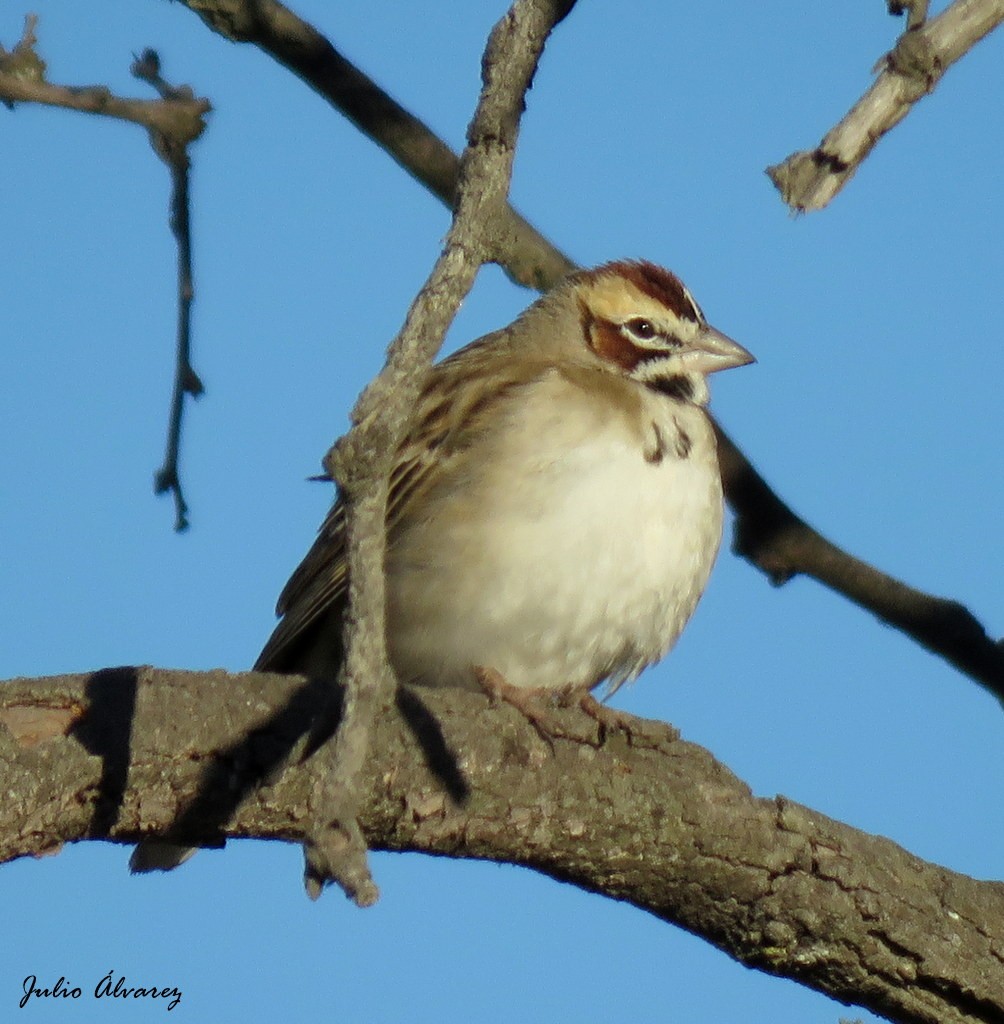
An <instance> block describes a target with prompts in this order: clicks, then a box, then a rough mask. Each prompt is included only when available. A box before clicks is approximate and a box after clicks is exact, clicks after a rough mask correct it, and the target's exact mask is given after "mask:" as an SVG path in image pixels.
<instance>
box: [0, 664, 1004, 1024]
mask: <svg viewBox="0 0 1004 1024" xmlns="http://www.w3.org/2000/svg"><path fill="white" fill-rule="evenodd" d="M324 697H325V686H324V685H323V684H319V683H308V682H306V681H304V680H303V679H299V678H296V677H281V676H271V675H263V674H246V675H235V676H230V675H227V674H225V673H222V672H215V673H193V672H178V671H167V670H157V669H151V668H140V669H133V668H122V669H110V670H107V671H104V672H98V673H94V674H91V675H75V676H60V677H54V678H51V679H41V680H13V681H11V682H9V683H6V684H4V685H3V686H2V688H0V726H2V727H0V801H2V808H0V828H2V834H0V859H2V860H10V859H13V858H15V857H18V856H24V855H30V854H35V855H38V854H41V853H44V852H50V851H52V850H53V849H55V848H58V846H59V845H60V844H61V843H64V842H72V841H76V840H80V839H111V840H114V841H118V842H126V843H129V842H135V841H136V840H138V839H139V838H142V837H145V836H150V835H154V834H155V835H158V836H169V837H170V838H172V839H177V840H183V841H187V842H195V843H201V844H203V845H213V844H216V845H218V844H219V843H220V842H222V841H223V840H224V839H225V838H229V837H242V838H244V837H257V838H266V839H283V840H286V841H291V842H295V841H300V840H302V838H303V835H304V830H305V823H306V822H307V821H308V818H309V807H308V805H309V802H310V794H311V792H312V791H313V789H314V787H315V786H316V782H317V780H316V778H315V776H316V774H317V772H318V771H323V770H324V761H323V759H319V758H314V759H312V758H310V757H309V756H306V757H305V756H304V751H305V750H307V749H309V748H313V747H315V746H316V745H317V744H318V743H319V742H320V740H321V739H323V737H324V735H325V734H326V733H327V732H329V731H330V729H331V727H332V724H333V723H331V722H324V721H323V714H322V713H320V712H319V710H318V709H319V708H321V707H324V706H325V699H324ZM206 707H212V708H213V714H212V715H206V714H205V713H204V709H205V708H206ZM555 716H556V719H555V720H556V722H557V723H558V724H559V725H560V727H561V729H562V730H563V731H564V732H565V733H567V735H565V736H563V737H560V738H556V739H555V740H554V742H553V745H550V746H549V745H548V744H547V743H545V742H544V741H543V740H541V739H540V737H539V736H538V735H537V733H536V732H535V731H534V729H533V727H532V726H530V725H529V724H528V723H527V722H526V721H525V720H524V719H523V718H522V717H521V716H520V715H519V714H518V713H517V712H515V711H514V710H513V709H512V708H509V707H507V706H499V707H493V706H491V705H490V704H489V702H488V701H487V699H486V698H484V697H482V696H480V695H479V694H473V693H465V692H462V691H452V690H443V691H422V692H421V693H417V694H416V693H409V692H405V693H404V694H403V695H402V696H401V697H399V699H398V702H397V705H396V706H395V707H390V708H383V709H382V710H381V712H380V713H379V715H378V716H377V719H376V722H375V731H374V735H373V744H372V748H371V749H372V756H371V759H370V760H369V761H368V762H367V764H366V766H365V769H364V778H363V783H364V784H363V786H362V792H363V794H364V801H363V806H362V809H361V814H360V822H361V825H362V828H363V832H364V834H365V836H366V839H367V841H368V843H369V845H370V846H371V847H373V848H376V849H388V850H420V851H424V852H426V853H437V854H443V855H447V856H453V857H472V858H479V859H488V860H496V861H504V862H509V863H513V864H521V865H524V866H526V867H530V868H533V869H535V870H537V871H541V872H543V873H544V874H547V875H550V876H552V877H554V878H557V879H561V880H563V881H566V882H570V883H572V884H575V885H578V886H580V887H582V888H584V889H588V890H590V891H593V892H597V893H602V894H604V895H606V896H610V897H612V898H614V899H620V900H625V901H627V902H630V903H632V904H634V905H635V906H637V907H639V908H640V909H643V910H647V911H649V912H650V913H653V914H655V915H657V916H658V917H660V918H662V919H664V920H666V921H669V922H672V923H674V924H678V925H680V926H681V927H684V928H687V929H688V930H690V931H692V932H694V933H696V934H698V935H701V936H703V937H704V938H706V939H707V940H708V941H709V942H712V943H714V944H715V945H716V946H718V947H719V948H721V949H722V950H724V951H725V952H727V953H728V954H729V955H730V956H733V957H735V958H736V959H738V960H741V961H742V962H744V963H746V964H748V965H749V966H752V967H757V968H760V969H762V970H765V971H768V972H770V973H772V974H776V975H779V976H784V977H789V978H792V979H794V980H796V981H799V982H800V983H802V984H805V985H807V986H809V987H811V988H814V989H817V990H819V991H821V992H824V993H827V994H829V995H831V996H833V997H835V998H837V999H840V1000H843V1001H846V1002H852V1003H857V1004H858V1005H860V1006H863V1007H866V1008H868V1009H871V1010H873V1011H875V1012H876V1013H880V1014H882V1015H884V1016H887V1017H889V1018H890V1019H893V1020H897V1021H904V1022H925V1024H934V1022H939V1024H950V1022H960V1024H961V1022H963V1021H966V1022H973V1021H987V1022H989V1021H1002V1020H1004V885H1002V884H1000V883H996V882H978V881H974V880H973V879H970V878H966V877H964V876H962V875H958V874H955V873H953V872H951V871H948V870H946V869H945V868H942V867H938V866H937V865H933V864H928V863H925V862H923V861H921V860H919V859H918V858H916V857H914V856H912V855H911V854H909V853H908V852H907V851H905V850H903V849H902V848H900V847H899V846H897V845H896V844H894V843H892V842H890V841H889V840H887V839H883V838H881V837H877V836H871V835H867V834H865V833H862V832H858V831H856V830H855V829H853V828H851V827H849V826H847V825H844V824H841V823H839V822H836V821H833V820H831V819H829V818H827V817H825V816H824V815H822V814H819V813H818V812H816V811H812V810H809V809H808V808H805V807H802V806H799V805H798V804H795V803H792V802H791V801H789V800H786V799H785V798H784V797H780V796H779V797H774V798H767V799H764V798H758V797H756V796H754V795H753V794H752V793H751V792H750V790H749V788H748V787H747V786H746V785H745V784H744V783H743V782H742V781H741V780H739V779H737V778H736V777H735V776H734V775H733V774H732V773H731V772H730V771H729V770H728V769H727V768H726V767H724V766H723V765H721V764H719V763H718V762H716V761H715V760H714V758H713V757H712V756H711V755H710V754H709V753H708V752H707V751H706V750H703V749H702V748H700V747H697V746H695V745H694V744H691V743H686V742H683V741H681V740H679V739H678V738H677V737H676V736H675V735H674V733H673V731H672V730H671V729H670V728H669V727H668V726H663V725H659V724H658V723H642V722H639V723H638V729H637V731H636V733H635V735H634V737H633V741H632V740H631V739H630V738H629V737H627V736H626V735H625V734H624V733H621V732H617V733H614V734H612V735H610V736H608V737H606V738H603V737H601V736H600V735H599V734H598V729H599V727H598V726H597V724H596V722H594V721H593V720H592V719H590V718H588V717H587V716H585V715H584V714H583V713H582V712H580V711H578V710H572V709H568V710H562V711H556V712H555Z"/></svg>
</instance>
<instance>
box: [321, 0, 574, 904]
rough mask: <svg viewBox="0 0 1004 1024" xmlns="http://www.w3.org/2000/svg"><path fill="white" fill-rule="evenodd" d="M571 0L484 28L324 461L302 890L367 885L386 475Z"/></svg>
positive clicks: (549, 0)
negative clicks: (405, 259)
mask: <svg viewBox="0 0 1004 1024" xmlns="http://www.w3.org/2000/svg"><path fill="white" fill-rule="evenodd" d="M574 2H575V0H517V2H516V3H514V4H513V6H512V8H511V9H510V10H509V11H508V12H507V13H506V14H505V15H504V16H503V18H502V19H501V20H500V21H499V22H498V24H497V25H496V26H495V27H494V28H493V29H492V32H491V35H490V37H489V39H488V45H487V47H486V49H485V54H484V58H483V61H482V80H483V88H482V91H481V97H480V99H479V101H478V107H477V110H476V112H475V114H474V118H473V120H472V121H471V126H470V128H469V130H468V136H467V137H468V144H467V148H466V149H465V151H464V155H463V157H462V159H461V165H460V175H459V179H458V187H457V208H456V212H455V214H454V219H453V225H452V227H451V228H450V232H449V234H448V235H447V238H446V245H445V247H444V249H443V253H442V255H441V256H440V257H439V259H438V260H437V261H436V265H435V267H434V268H433V270H432V273H431V274H430V275H429V279H428V281H427V282H426V284H425V286H424V287H423V288H422V290H421V291H420V292H419V294H418V296H417V297H416V298H415V301H414V302H413V303H412V306H411V308H410V309H409V311H408V316H407V318H406V320H405V324H404V327H403V328H402V330H401V333H400V334H399V335H398V336H397V337H396V338H395V339H394V341H393V342H392V343H391V346H390V349H389V351H388V355H387V363H386V365H385V366H384V369H383V370H382V371H381V372H380V374H379V375H378V376H377V378H376V379H375V380H374V381H372V382H371V383H370V384H369V385H368V386H367V388H366V390H365V391H364V392H363V393H362V395H361V396H360V398H359V400H358V402H357V403H356V406H355V409H354V410H353V414H352V419H353V423H354V426H353V428H352V430H351V431H349V433H348V434H347V435H345V437H343V438H342V439H341V440H340V441H338V443H337V444H336V445H335V446H334V447H333V448H332V450H331V452H329V453H328V457H327V459H326V460H325V462H326V466H325V468H326V469H327V470H328V471H329V473H330V474H331V476H332V477H333V478H334V479H336V480H338V482H339V486H340V487H341V490H342V493H343V495H344V497H345V499H346V524H347V531H348V541H347V549H346V560H347V562H348V569H349V581H350V583H349V609H350V610H349V615H348V618H347V624H346V634H345V642H346V655H345V659H344V662H343V666H342V675H341V683H342V686H343V690H344V694H345V697H344V702H343V705H342V719H341V723H340V725H339V728H338V731H337V733H336V735H335V738H334V741H333V743H332V744H331V746H330V757H331V762H332V764H331V771H330V772H326V773H324V774H323V775H321V776H320V777H319V781H318V783H317V785H316V786H315V787H314V790H313V792H312V795H311V803H312V814H313V827H312V829H310V831H309V833H308V837H307V840H306V842H305V843H304V853H305V860H306V868H305V884H306V887H307V893H308V894H309V895H310V896H311V897H314V898H316V897H317V896H319V895H320V893H321V891H322V889H323V887H324V885H325V884H326V883H327V882H329V881H333V882H337V883H338V884H339V885H341V887H342V888H343V889H344V890H345V892H346V894H347V895H348V896H350V897H351V898H353V899H354V900H355V901H356V902H357V903H358V904H360V905H363V906H365V905H368V904H370V903H373V902H374V901H375V900H376V899H377V897H378V895H379V893H378V890H377V888H376V885H375V883H374V882H373V880H372V877H371V876H370V874H369V869H368V867H367V864H366V843H365V840H364V838H363V835H362V832H361V830H360V828H359V824H358V820H357V816H358V811H359V807H360V804H361V799H362V797H361V793H360V780H361V778H362V776H361V772H362V768H363V765H364V763H365V760H366V752H367V748H368V745H369V738H370V733H371V731H372V728H373V721H374V719H375V717H376V713H377V711H378V709H379V708H380V707H382V706H384V705H386V704H389V703H390V700H391V696H392V693H393V675H392V672H391V669H390V666H389V663H388V660H387V652H386V648H385V644H384V608H385V600H384V578H383V560H384V550H385V543H386V539H385V535H384V522H385V518H386V506H387V479H388V476H389V474H390V470H391V466H392V460H393V454H394V451H395V450H396V448H397V445H398V443H399V441H400V439H401V437H402V436H403V435H404V432H405V430H406V429H407V427H408V424H409V420H410V416H411V412H412V410H413V408H414V405H415V401H416V399H417V398H418V394H419V391H420V390H421V387H422V383H423V380H424V377H425V373H426V371H427V370H428V367H429V364H430V363H431V362H432V360H433V358H434V357H435V355H436V352H437V351H438V350H439V346H440V344H441V343H442V339H443V336H444V334H445V333H446V330H447V328H448V327H449V325H450V323H451V321H452V320H453V317H454V316H455V315H456V312H457V310H458V309H459V307H460V303H461V302H462V301H463V298H464V296H465V295H466V294H467V292H468V291H469V290H470V288H471V285H472V284H473V283H474V278H475V275H476V274H477V271H478V268H479V267H480V266H481V264H482V263H485V262H487V261H488V260H490V259H492V258H493V257H494V256H495V255H496V253H497V252H498V251H499V248H500V245H501V242H500V237H499V234H498V231H499V214H500V211H502V210H503V209H505V208H506V196H507V195H508V191H509V182H510V178H511V175H512V162H513V158H514V156H515V152H516V138H517V135H518V130H519V120H520V116H521V114H522V112H523V99H524V96H525V94H526V91H527V89H528V88H529V87H530V83H531V81H532V79H533V74H534V71H535V70H536V67H537V62H538V60H539V59H540V54H541V52H542V50H543V48H544V43H545V42H546V40H547V37H548V35H549V34H550V32H551V29H552V28H553V27H554V25H556V24H557V23H558V22H559V21H560V20H561V19H562V18H563V17H565V15H566V14H567V13H568V12H569V10H571V8H572V6H573V4H574Z"/></svg>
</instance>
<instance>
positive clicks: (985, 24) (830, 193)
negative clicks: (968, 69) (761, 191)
mask: <svg viewBox="0 0 1004 1024" xmlns="http://www.w3.org/2000/svg"><path fill="white" fill-rule="evenodd" d="M904 9H909V12H910V14H909V19H908V21H907V30H906V32H904V33H903V35H902V36H900V38H899V40H898V41H897V43H896V46H895V47H894V48H893V50H892V52H891V53H888V54H886V55H885V56H884V57H883V58H881V60H880V61H879V62H878V64H877V65H876V70H880V72H881V73H880V74H879V76H878V78H877V79H876V80H875V83H874V84H873V85H872V87H871V88H870V89H869V90H868V91H867V92H866V93H865V94H864V96H862V97H861V99H860V100H858V102H857V103H856V104H855V105H854V106H853V107H852V108H851V110H850V111H849V112H848V113H847V115H846V116H845V117H844V119H843V120H842V121H841V122H840V123H839V124H838V125H837V126H836V127H835V128H833V129H831V130H830V131H829V132H828V133H827V135H826V136H825V137H824V138H823V141H822V142H820V144H819V145H818V146H817V147H816V148H815V149H811V150H802V151H800V152H798V153H792V155H791V156H789V157H788V158H787V159H786V160H785V161H784V162H783V163H780V164H775V165H774V166H773V167H768V168H767V174H768V176H769V177H770V179H771V181H773V182H774V184H775V186H776V187H777V189H778V191H779V192H780V193H781V197H782V198H783V199H784V201H785V202H786V203H787V204H788V205H789V206H790V207H791V208H792V209H793V210H799V211H804V210H819V209H822V208H823V207H824V206H826V204H827V203H829V202H830V200H831V199H833V197H834V196H835V195H836V194H837V193H838V192H839V191H840V190H841V189H842V188H843V187H844V185H846V184H847V182H848V181H850V179H851V176H852V175H853V174H854V172H855V171H856V170H857V169H858V167H860V166H861V164H862V162H863V161H864V159H865V157H867V156H868V154H869V153H870V152H871V151H872V149H873V147H874V146H875V143H877V142H878V140H879V139H880V138H882V136H883V135H885V134H886V132H888V131H890V130H891V129H892V128H895V126H896V125H897V124H899V122H900V121H902V120H903V118H904V117H906V115H907V114H908V113H909V112H910V110H911V109H912V108H913V105H914V104H915V103H916V102H917V101H918V100H920V99H922V98H923V97H924V96H926V95H927V94H928V93H930V92H933V91H934V87H935V86H936V85H937V84H938V80H939V79H940V78H941V76H942V75H943V74H944V73H945V71H947V70H948V68H949V66H950V65H952V64H954V63H955V61H957V60H958V59H959V58H960V57H962V56H963V55H964V54H966V53H967V52H968V51H969V50H970V49H972V47H974V46H975V45H976V44H977V43H978V42H979V41H980V40H981V39H982V38H983V37H984V36H985V35H987V34H988V33H989V32H991V31H992V30H993V29H995V28H996V27H997V26H998V25H999V24H1000V23H1001V22H1002V21H1004V0H955V3H953V4H952V5H951V7H949V8H947V10H945V11H943V12H942V13H941V14H939V15H938V16H937V17H936V18H932V19H931V20H930V21H928V22H926V24H925V21H924V19H925V17H926V14H927V2H926V0H889V11H890V13H891V14H902V13H903V11H904Z"/></svg>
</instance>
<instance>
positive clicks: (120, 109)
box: [0, 20, 212, 145]
mask: <svg viewBox="0 0 1004 1024" xmlns="http://www.w3.org/2000/svg"><path fill="white" fill-rule="evenodd" d="M34 25H35V21H34V20H32V21H30V23H29V27H28V28H26V36H25V38H26V39H28V38H30V40H31V43H30V45H29V46H28V47H25V46H24V45H23V44H24V42H25V40H24V39H22V41H21V43H19V44H18V46H16V47H15V48H14V50H12V51H11V52H10V53H7V52H6V51H5V50H4V49H3V47H0V101H3V102H5V103H6V104H7V105H8V106H11V105H13V104H14V103H41V104H44V105H45V106H49V107H63V108H64V109H66V110H79V111H83V112H84V113H88V114H101V115H103V116H105V117H114V118H117V119H118V120H120V121H132V122H133V123H135V124H141V125H143V126H144V127H145V128H147V129H149V130H150V131H151V132H158V133H159V134H161V135H163V136H165V137H167V138H170V139H174V140H176V141H177V142H178V143H179V144H181V145H188V143H190V142H193V141H194V140H195V139H197V138H198V137H199V136H200V135H201V134H202V132H203V130H204V129H205V127H206V122H205V115H206V114H207V113H209V111H210V110H211V109H212V107H211V106H210V103H209V100H205V99H199V98H197V97H195V96H192V95H190V94H188V95H185V96H176V97H174V98H172V99H159V100H138V99H126V98H123V97H120V96H115V95H114V94H113V93H112V91H111V90H110V89H109V88H107V86H104V85H88V86H71V85H54V84H53V83H51V82H47V81H46V80H45V62H44V61H42V60H41V58H39V57H38V56H37V54H35V53H34V50H33V49H31V47H32V46H33V45H34V42H35V36H34Z"/></svg>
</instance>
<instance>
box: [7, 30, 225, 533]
mask: <svg viewBox="0 0 1004 1024" xmlns="http://www.w3.org/2000/svg"><path fill="white" fill-rule="evenodd" d="M37 22H38V19H37V18H36V17H35V16H34V15H29V16H28V17H27V18H26V19H25V28H24V34H23V36H22V38H21V41H20V42H19V43H18V44H17V46H15V47H14V49H13V50H12V51H11V52H10V53H8V52H7V51H6V50H4V48H3V47H2V46H0V100H2V101H3V102H4V103H6V104H7V106H8V107H11V108H13V106H14V103H15V102H19V103H42V104H45V105H47V106H52V107H64V108H65V109H67V110H79V111H83V112H85V113H91V114H103V115H105V116H106V117H114V118H118V119H119V120H122V121H132V122H133V123H135V124H141V125H143V126H144V127H145V128H146V129H147V131H148V132H149V134H150V141H151V144H152V145H153V148H154V150H155V151H156V153H157V155H158V156H159V157H160V158H161V159H162V160H163V161H164V162H165V163H166V164H167V165H168V167H170V169H171V179H172V183H173V188H172V195H171V230H172V231H173V232H174V235H175V238H176V239H177V241H178V342H177V358H176V369H175V378H174V393H173V396H172V399H171V416H170V422H169V425H168V434H167V453H166V455H165V458H164V464H163V466H162V467H161V468H160V469H159V470H158V471H157V473H156V476H155V478H154V490H155V491H156V493H157V494H162V493H163V492H164V491H171V492H172V493H173V494H174V502H175V523H174V526H175V529H176V530H184V529H185V528H186V527H187V526H188V518H187V512H188V507H187V506H186V504H185V499H184V497H183V496H182V493H181V483H180V480H179V477H178V448H179V445H180V443H181V415H182V406H183V403H184V398H185V395H186V394H188V395H192V396H197V395H199V394H201V393H202V383H201V381H200V380H199V378H198V376H197V375H196V373H195V371H194V370H193V369H192V365H191V361H190V351H191V304H192V295H193V290H192V245H191V234H190V229H189V218H188V168H189V160H188V147H189V145H190V144H191V143H192V142H194V141H195V140H196V139H197V138H198V137H199V136H200V135H201V134H202V132H203V130H204V129H205V126H206V123H205V115H206V114H207V113H208V112H209V111H210V110H211V109H212V108H211V107H210V104H209V101H208V100H204V99H198V98H197V97H196V96H195V94H194V93H193V92H192V90H191V89H190V88H188V86H182V87H181V88H174V87H172V86H170V85H168V84H167V82H165V81H164V80H163V78H161V77H160V62H159V61H158V59H157V54H156V53H154V51H153V50H146V51H145V52H144V54H143V56H142V57H141V58H140V59H139V60H137V61H135V62H134V63H133V65H132V69H131V70H132V73H133V75H135V77H137V78H140V79H142V80H143V81H146V82H149V83H150V84H151V85H153V86H154V88H156V89H157V91H158V92H159V93H160V95H161V98H160V99H159V100H137V99H122V98H121V97H118V96H113V95H112V93H111V90H109V89H108V88H106V87H105V86H101V85H91V86H86V87H78V86H63V85H53V84H52V83H51V82H47V81H46V80H45V62H44V61H43V60H42V59H41V58H40V57H39V56H38V54H37V53H36V52H35V49H34V47H35V43H36V42H37V39H36V36H35V26H36V24H37Z"/></svg>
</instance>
